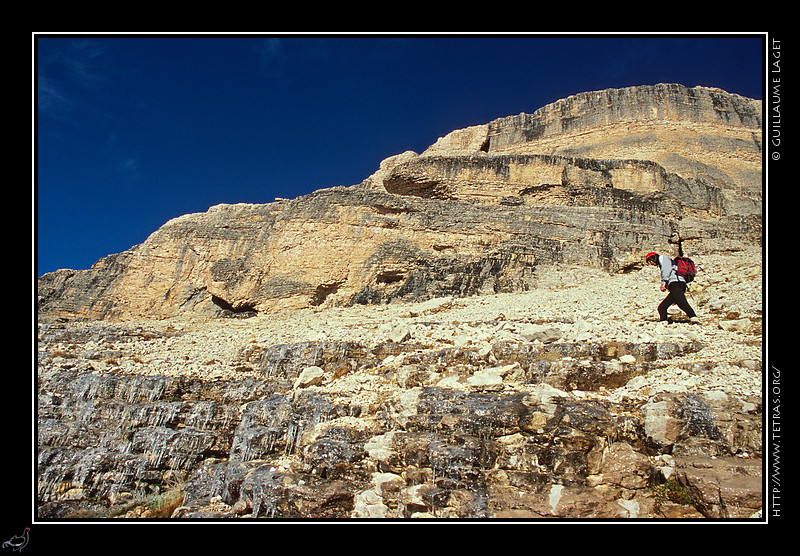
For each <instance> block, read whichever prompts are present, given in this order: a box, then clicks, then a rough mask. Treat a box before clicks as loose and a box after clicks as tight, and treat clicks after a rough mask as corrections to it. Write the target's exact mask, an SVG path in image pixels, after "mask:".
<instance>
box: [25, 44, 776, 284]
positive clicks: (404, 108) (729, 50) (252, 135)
mask: <svg viewBox="0 0 800 556" xmlns="http://www.w3.org/2000/svg"><path fill="white" fill-rule="evenodd" d="M762 40H763V38H762V37H761V36H759V35H752V36H745V37H727V36H724V35H706V36H677V35H676V36H670V35H665V36H662V37H645V36H638V35H624V36H621V37H611V36H599V37H577V36H575V37H555V36H524V37H519V36H514V37H512V36H498V35H483V36H473V37H456V36H444V37H433V36H402V35H395V36H364V35H358V36H339V35H327V36H321V37H320V36H318V37H306V36H281V35H276V36H259V35H251V36H231V35H206V36H202V37H192V36H187V35H176V36H146V35H141V36H138V35H133V36H113V35H112V36H99V35H97V36H93V35H62V36H59V37H49V36H45V35H39V36H34V41H33V46H34V55H35V57H34V66H35V67H34V68H33V72H32V73H33V80H34V83H35V88H36V96H37V104H36V109H35V114H34V128H35V144H34V151H35V152H34V153H33V154H34V156H35V169H36V175H35V180H34V184H33V187H34V203H35V219H36V220H35V223H36V227H35V234H36V235H35V251H36V252H35V262H34V264H35V266H36V269H35V271H36V273H37V275H41V274H43V273H44V272H49V271H53V270H56V269H58V268H74V269H82V268H88V267H90V266H91V265H92V264H94V263H95V262H96V261H97V260H98V259H100V258H101V257H104V256H106V255H108V254H111V253H117V252H120V251H124V250H126V249H128V248H130V247H132V246H134V245H136V244H139V243H141V242H143V241H144V240H145V239H146V238H147V237H148V236H149V235H150V234H151V233H152V232H154V231H155V230H156V229H157V228H158V227H159V226H161V225H162V224H164V223H165V222H166V221H167V220H169V219H171V218H174V217H176V216H180V215H182V214H186V213H190V212H204V211H206V210H207V209H208V208H209V207H210V206H213V205H215V204H219V203H238V202H246V203H265V202H271V201H272V200H273V199H274V198H275V197H296V196H298V195H303V194H306V193H310V192H312V191H314V190H316V189H321V188H324V187H330V186H335V185H353V184H356V183H360V182H361V181H362V180H363V179H364V178H366V177H368V176H369V175H370V174H372V173H373V172H374V171H375V170H376V169H377V168H378V165H379V164H380V162H381V161H382V160H383V159H384V158H386V157H388V156H392V155H394V154H398V153H401V152H404V151H406V150H413V151H416V152H422V151H423V150H424V149H425V148H427V147H428V146H429V145H431V144H433V143H434V142H435V141H436V140H437V139H438V138H439V137H441V136H443V135H445V134H447V133H449V132H450V131H453V130H455V129H460V128H464V127H467V126H470V125H476V124H483V123H487V122H489V121H491V120H493V119H495V118H499V117H503V116H509V115H514V114H519V113H520V112H527V113H531V112H533V111H535V110H536V109H537V108H540V107H541V106H543V105H545V104H548V103H550V102H554V101H556V100H558V99H560V98H564V97H567V96H569V95H571V94H575V93H579V92H583V91H591V90H597V89H605V88H609V87H626V86H631V85H642V84H653V83H659V82H669V83H681V84H684V85H687V86H694V85H706V86H713V87H720V88H722V89H725V90H727V91H729V92H733V93H738V94H741V95H745V96H749V97H752V98H762V86H763V68H762V65H763V60H764V56H763V53H762Z"/></svg>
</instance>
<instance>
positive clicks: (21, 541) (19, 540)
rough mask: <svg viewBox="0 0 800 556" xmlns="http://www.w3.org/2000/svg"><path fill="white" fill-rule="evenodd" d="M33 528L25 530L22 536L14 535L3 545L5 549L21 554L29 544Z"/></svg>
mask: <svg viewBox="0 0 800 556" xmlns="http://www.w3.org/2000/svg"><path fill="white" fill-rule="evenodd" d="M30 531H31V528H30V527H25V530H24V531H23V532H22V534H21V535H14V536H13V537H11V538H10V539H8V540H7V541H6V542H4V543H3V548H10V549H11V550H16V551H17V552H20V551H21V550H22V549H23V548H25V546H26V545H27V544H28V535H29V534H30Z"/></svg>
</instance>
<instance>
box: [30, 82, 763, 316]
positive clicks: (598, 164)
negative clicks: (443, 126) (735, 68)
mask: <svg viewBox="0 0 800 556" xmlns="http://www.w3.org/2000/svg"><path fill="white" fill-rule="evenodd" d="M761 141H762V135H761V101H756V100H752V99H746V98H743V97H740V96H737V95H732V94H729V93H726V92H724V91H720V90H718V89H708V88H702V87H695V88H691V89H690V88H686V87H683V86H680V85H655V86H643V87H631V88H627V89H619V90H605V91H598V92H591V93H583V94H579V95H575V96H572V97H569V98H567V99H564V100H561V101H558V102H555V103H553V104H551V105H548V106H545V107H543V108H541V109H540V110H537V111H536V112H534V113H533V114H530V115H527V114H520V115H518V116H512V117H508V118H501V119H499V120H496V121H493V122H490V123H488V124H486V125H482V126H474V127H471V128H468V129H464V130H457V131H454V132H452V133H450V134H449V135H447V136H446V137H443V138H440V139H439V140H438V141H436V142H435V144H433V145H432V146H431V147H430V148H429V149H428V150H426V151H425V152H423V153H421V154H419V155H417V154H416V153H412V152H407V153H403V154H401V155H398V156H395V157H391V158H390V159H387V160H385V161H384V162H383V163H381V165H380V168H379V169H378V171H376V173H375V174H373V175H372V176H370V177H368V178H367V179H365V180H364V182H362V183H361V184H356V185H353V186H350V187H336V188H330V189H323V190H319V191H317V192H314V193H312V194H310V195H306V196H302V197H299V198H296V199H292V200H283V201H276V202H274V203H269V204H263V205H256V204H239V205H219V206H215V207H212V208H210V209H209V210H208V211H207V212H206V213H201V214H188V215H184V216H181V217H179V218H175V219H173V220H171V221H169V222H167V223H166V224H165V225H164V226H162V227H161V228H160V229H158V230H157V231H155V232H154V233H153V234H152V235H151V236H150V237H149V238H148V239H147V240H146V241H145V242H144V243H143V244H141V245H138V246H135V247H132V248H131V249H130V250H128V251H125V252H123V253H119V254H115V255H110V256H108V257H106V258H104V259H101V260H100V261H98V262H97V263H96V264H95V265H94V266H93V267H92V268H91V269H87V270H59V271H57V272H54V273H49V274H46V275H44V276H42V277H41V278H39V280H38V309H39V312H40V315H43V316H47V315H52V316H64V317H76V316H85V317H91V318H128V317H136V316H174V315H178V314H183V313H204V314H222V313H227V314H230V313H231V312H233V313H242V312H245V313H253V312H270V311H277V310H281V309H297V308H304V307H315V306H350V305H354V304H372V303H385V302H389V301H393V300H399V299H402V300H406V301H415V300H424V299H428V298H432V297H437V296H443V295H455V296H467V295H473V294H478V293H499V292H512V291H525V290H528V289H531V288H533V287H535V285H536V282H537V279H538V276H539V275H540V273H541V272H542V271H543V269H545V268H546V267H548V265H552V264H554V263H575V264H581V265H586V266H588V267H592V268H597V269H603V270H604V271H607V272H616V271H619V270H629V269H630V268H633V267H634V266H635V265H636V264H639V263H640V262H641V255H642V253H644V252H647V251H650V250H665V251H666V250H668V249H670V243H671V242H674V240H675V239H684V240H687V241H689V240H691V241H692V248H693V249H707V250H708V249H716V248H727V247H730V246H731V245H739V244H758V243H760V241H761Z"/></svg>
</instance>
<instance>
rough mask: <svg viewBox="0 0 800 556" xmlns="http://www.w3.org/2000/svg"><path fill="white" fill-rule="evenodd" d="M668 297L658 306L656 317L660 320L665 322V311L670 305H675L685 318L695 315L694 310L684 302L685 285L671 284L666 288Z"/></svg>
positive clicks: (679, 283) (681, 283)
mask: <svg viewBox="0 0 800 556" xmlns="http://www.w3.org/2000/svg"><path fill="white" fill-rule="evenodd" d="M667 289H668V290H669V295H668V296H667V297H665V298H664V301H662V302H661V304H660V305H659V306H658V316H659V317H660V318H661V320H667V309H669V308H670V307H671V306H672V305H675V304H677V305H678V307H680V308H681V310H682V311H683V312H684V313H686V316H688V317H689V318H692V317H694V316H696V315H695V313H694V309H692V307H691V306H690V305H689V302H688V301H686V284H685V283H683V282H672V283H671V284H669V285H668V286H667Z"/></svg>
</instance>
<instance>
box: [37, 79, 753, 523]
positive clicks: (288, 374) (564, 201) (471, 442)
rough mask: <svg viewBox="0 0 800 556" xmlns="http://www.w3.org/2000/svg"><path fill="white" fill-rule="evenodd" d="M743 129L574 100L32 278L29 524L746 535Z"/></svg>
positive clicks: (614, 98) (687, 92) (749, 464)
mask: <svg viewBox="0 0 800 556" xmlns="http://www.w3.org/2000/svg"><path fill="white" fill-rule="evenodd" d="M760 110H761V109H760V101H753V100H750V99H744V98H742V97H738V96H736V95H730V94H728V93H725V92H723V91H719V90H716V89H705V88H699V87H698V88H694V89H688V88H685V87H681V86H676V85H657V86H652V87H637V88H630V89H623V90H609V91H600V92H595V93H585V94H581V95H576V96H574V97H570V98H568V99H564V100H563V101H559V102H557V103H554V104H553V105H550V106H547V107H544V108H542V109H541V110H539V111H537V112H536V113H534V114H532V115H524V114H522V115H519V116H514V117H510V118H503V119H500V120H497V121H495V122H491V123H489V124H487V125H484V126H475V127H473V128H468V129H465V130H457V131H454V132H453V133H451V134H449V135H447V136H445V137H443V138H440V139H439V140H438V141H437V142H436V143H435V144H434V145H432V146H431V147H430V148H429V149H428V150H427V151H426V152H424V153H422V154H419V155H418V154H416V153H403V154H401V155H398V156H395V157H391V158H389V159H387V160H385V161H383V163H382V164H381V165H380V168H379V169H378V170H377V171H376V173H375V174H373V175H372V176H370V177H369V178H367V179H365V180H364V182H363V183H361V184H358V185H354V186H351V187H337V188H331V189H325V190H320V191H318V192H315V193H313V194H311V195H307V196H303V197H300V198H297V199H293V200H281V201H276V202H275V203H270V204H265V205H246V204H242V205H220V206H217V207H212V208H211V209H210V210H209V211H208V212H206V213H203V214H192V215H185V216H182V217H179V218H176V219H174V220H172V221H170V222H168V223H167V224H165V225H164V226H163V227H162V228H160V229H159V230H157V231H156V232H154V233H153V235H151V236H150V238H148V239H147V241H145V242H144V243H143V244H142V245H139V246H136V247H133V248H131V249H130V250H128V251H126V252H123V253H119V254H116V255H110V256H109V257H106V258H105V259H102V260H101V261H99V262H98V263H97V264H96V265H95V266H94V267H93V268H91V269H88V270H60V271H58V272H55V273H50V274H47V275H45V276H43V277H40V279H39V291H38V302H39V322H38V345H39V350H38V369H37V389H38V392H37V393H38V405H37V409H38V428H37V433H38V435H37V442H38V450H37V480H38V484H37V487H38V488H37V492H38V494H37V498H38V499H37V511H38V516H39V517H40V518H45V519H47V518H53V519H60V518H79V517H127V518H133V517H171V518H175V519H178V518H180V519H201V518H223V519H241V518H290V519H308V518H329V519H353V518H359V519H391V518H472V519H483V518H487V519H541V518H565V517H568V518H587V519H618V518H653V519H660V518H679V519H703V518H750V517H754V516H758V515H759V511H760V510H761V508H762V502H763V492H762V468H763V453H762V436H761V423H762V397H761V387H762V377H761V365H762V355H761V354H762V349H763V345H762V330H761V319H762V284H761V280H762V269H761V174H760V164H761V154H760V149H761V120H760V117H761V111H760ZM677 244H680V245H681V246H682V248H683V249H685V250H687V251H688V254H690V255H691V256H692V257H693V258H694V260H695V262H696V263H697V264H698V266H699V269H700V272H699V274H698V277H697V279H696V281H695V282H694V283H693V285H692V287H691V290H690V294H689V300H690V303H691V304H692V305H693V306H694V307H695V309H696V310H697V312H698V314H699V315H700V316H701V320H702V322H701V324H690V323H689V322H688V321H685V320H684V319H683V318H682V315H681V314H680V312H676V313H675V314H674V315H673V316H674V317H675V322H674V323H673V324H670V325H667V324H664V323H659V322H657V320H656V318H657V317H656V311H655V308H656V306H657V305H658V303H659V302H660V301H661V299H662V297H663V295H664V294H663V293H661V292H660V291H658V283H659V282H658V275H657V273H656V271H655V270H654V269H652V268H648V267H643V265H642V255H643V253H645V252H647V251H651V250H658V251H661V252H668V253H673V254H676V253H675V251H676V247H677ZM674 310H675V311H677V308H675V309H674ZM167 500H169V503H167V502H166V501H167Z"/></svg>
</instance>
